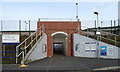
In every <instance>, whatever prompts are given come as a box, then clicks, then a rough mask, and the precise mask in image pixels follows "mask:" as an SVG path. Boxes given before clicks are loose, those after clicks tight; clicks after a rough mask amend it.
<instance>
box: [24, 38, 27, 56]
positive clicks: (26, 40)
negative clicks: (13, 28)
mask: <svg viewBox="0 0 120 72" xmlns="http://www.w3.org/2000/svg"><path fill="white" fill-rule="evenodd" d="M26 41H27V40H26ZM26 41H25V47H24V49H25V54H26Z"/></svg>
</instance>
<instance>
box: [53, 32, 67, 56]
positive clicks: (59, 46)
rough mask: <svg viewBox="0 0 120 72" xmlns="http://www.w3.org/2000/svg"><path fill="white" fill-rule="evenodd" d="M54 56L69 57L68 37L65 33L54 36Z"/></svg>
mask: <svg viewBox="0 0 120 72" xmlns="http://www.w3.org/2000/svg"><path fill="white" fill-rule="evenodd" d="M52 42H53V55H54V54H62V55H67V52H68V48H67V47H68V46H67V35H66V34H63V33H56V34H54V35H53V41H52Z"/></svg>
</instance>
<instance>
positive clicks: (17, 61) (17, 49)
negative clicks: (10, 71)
mask: <svg viewBox="0 0 120 72" xmlns="http://www.w3.org/2000/svg"><path fill="white" fill-rule="evenodd" d="M17 57H18V47H17V46H16V64H17V63H18V58H17Z"/></svg>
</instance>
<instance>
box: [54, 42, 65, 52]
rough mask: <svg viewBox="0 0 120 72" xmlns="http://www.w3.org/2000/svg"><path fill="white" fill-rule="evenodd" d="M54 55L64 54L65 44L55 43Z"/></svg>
mask: <svg viewBox="0 0 120 72" xmlns="http://www.w3.org/2000/svg"><path fill="white" fill-rule="evenodd" d="M53 53H54V54H63V43H53Z"/></svg>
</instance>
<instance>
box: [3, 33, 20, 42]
mask: <svg viewBox="0 0 120 72" xmlns="http://www.w3.org/2000/svg"><path fill="white" fill-rule="evenodd" d="M19 42H20V40H19V35H17V34H9V35H7V34H5V35H2V43H19Z"/></svg>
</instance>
